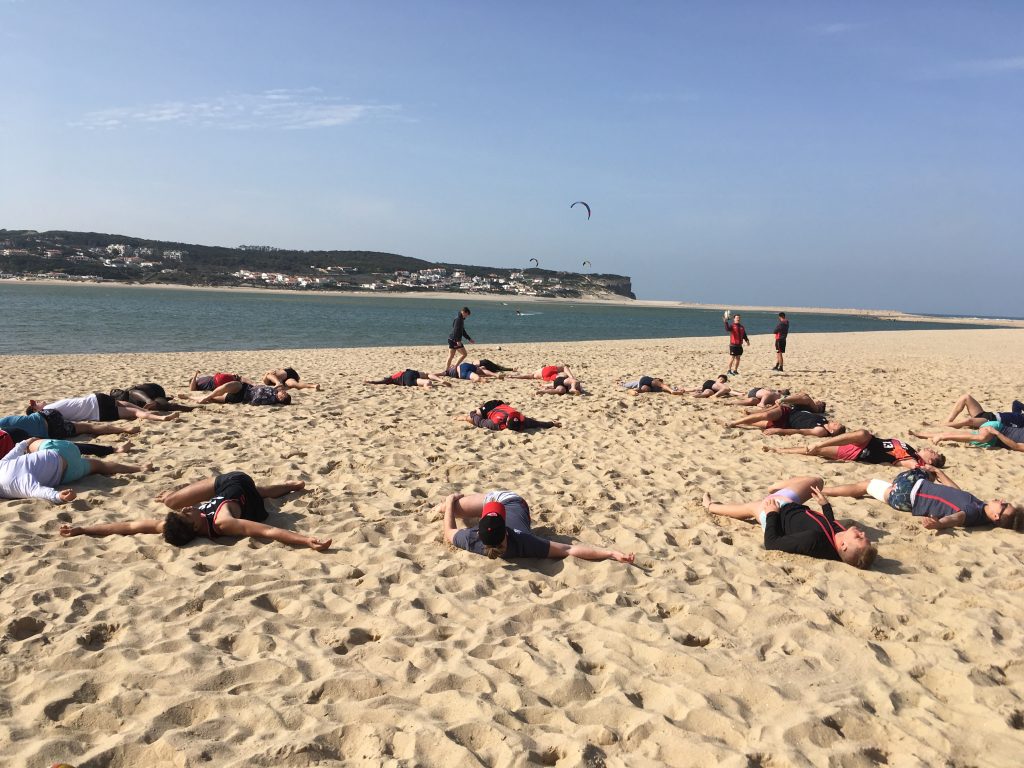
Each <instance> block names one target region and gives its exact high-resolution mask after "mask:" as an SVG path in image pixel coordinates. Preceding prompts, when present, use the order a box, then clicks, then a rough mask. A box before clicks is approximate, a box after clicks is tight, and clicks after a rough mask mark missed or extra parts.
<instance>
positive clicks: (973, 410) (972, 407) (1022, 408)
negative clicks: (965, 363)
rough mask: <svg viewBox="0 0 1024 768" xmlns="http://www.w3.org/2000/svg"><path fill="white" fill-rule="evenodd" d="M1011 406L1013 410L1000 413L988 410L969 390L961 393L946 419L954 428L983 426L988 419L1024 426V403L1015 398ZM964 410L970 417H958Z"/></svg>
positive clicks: (1011, 425)
mask: <svg viewBox="0 0 1024 768" xmlns="http://www.w3.org/2000/svg"><path fill="white" fill-rule="evenodd" d="M1011 408H1012V410H1009V411H999V412H998V413H995V412H993V411H987V410H985V407H984V406H983V405H982V404H981V403H979V402H978V400H977V398H975V397H974V395H972V394H970V393H969V392H968V393H967V394H964V395H960V397H959V398H958V399H957V401H956V403H954V405H953V410H952V411H951V412H950V414H949V417H948V418H947V419H946V426H948V427H953V428H954V429H960V428H962V427H975V428H977V427H980V426H983V425H984V424H985V422H986V421H996V422H999V423H1000V424H1005V425H1006V426H1010V427H1024V403H1022V402H1020V400H1014V401H1013V405H1012V406H1011ZM964 411H967V413H968V418H963V419H957V416H959V415H960V414H961V413H963V412H964Z"/></svg>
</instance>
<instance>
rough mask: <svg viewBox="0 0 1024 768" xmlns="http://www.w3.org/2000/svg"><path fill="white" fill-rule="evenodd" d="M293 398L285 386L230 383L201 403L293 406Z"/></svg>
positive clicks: (218, 388)
mask: <svg viewBox="0 0 1024 768" xmlns="http://www.w3.org/2000/svg"><path fill="white" fill-rule="evenodd" d="M291 402H292V396H291V395H289V394H288V390H287V388H285V386H284V385H281V386H278V387H271V386H269V385H267V384H246V383H244V382H241V381H229V382H227V383H226V384H221V385H220V386H219V387H217V388H216V389H215V390H213V392H211V393H210V394H208V395H206V396H205V397H204V398H203V399H202V400H200V401H199V403H200V404H201V405H205V404H206V403H230V404H236V403H246V404H248V405H291Z"/></svg>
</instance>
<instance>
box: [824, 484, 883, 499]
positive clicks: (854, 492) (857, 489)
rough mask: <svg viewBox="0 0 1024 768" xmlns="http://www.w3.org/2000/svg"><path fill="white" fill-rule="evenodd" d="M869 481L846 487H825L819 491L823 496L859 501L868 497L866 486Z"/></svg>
mask: <svg viewBox="0 0 1024 768" xmlns="http://www.w3.org/2000/svg"><path fill="white" fill-rule="evenodd" d="M870 482H871V481H870V480H863V481H862V482H859V483H850V484H848V485H826V486H825V487H824V488H822V489H821V492H822V493H823V494H824V495H825V496H845V497H847V498H851V499H860V498H863V497H864V496H867V495H868V484H869V483H870Z"/></svg>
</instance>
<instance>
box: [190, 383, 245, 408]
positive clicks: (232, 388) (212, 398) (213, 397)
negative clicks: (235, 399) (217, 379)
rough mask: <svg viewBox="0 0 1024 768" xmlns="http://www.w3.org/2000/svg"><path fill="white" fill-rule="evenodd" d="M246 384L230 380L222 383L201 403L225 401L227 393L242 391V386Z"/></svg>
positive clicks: (232, 393)
mask: <svg viewBox="0 0 1024 768" xmlns="http://www.w3.org/2000/svg"><path fill="white" fill-rule="evenodd" d="M243 386H245V385H244V384H242V382H240V381H228V382H225V383H224V384H221V385H220V386H219V387H217V388H216V389H215V390H213V391H212V392H211V393H210V394H208V395H207V396H206V397H204V398H203V399H202V400H200V401H199V403H200V404H204V403H223V402H224V398H225V397H226V396H227V395H234V394H237V393H238V392H241V391H242V387H243Z"/></svg>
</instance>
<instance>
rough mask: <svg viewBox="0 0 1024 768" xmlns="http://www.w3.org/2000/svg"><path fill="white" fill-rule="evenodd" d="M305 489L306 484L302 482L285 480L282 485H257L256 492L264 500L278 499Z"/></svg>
mask: <svg viewBox="0 0 1024 768" xmlns="http://www.w3.org/2000/svg"><path fill="white" fill-rule="evenodd" d="M305 487H306V484H305V483H304V482H303V481H302V480H287V481H285V482H283V483H273V484H271V485H257V486H256V490H257V491H259V492H260V496H261V497H262V498H264V499H279V498H281V497H282V496H287V495H288V494H289V493H292V492H293V491H301V490H302V489H303V488H305Z"/></svg>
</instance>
